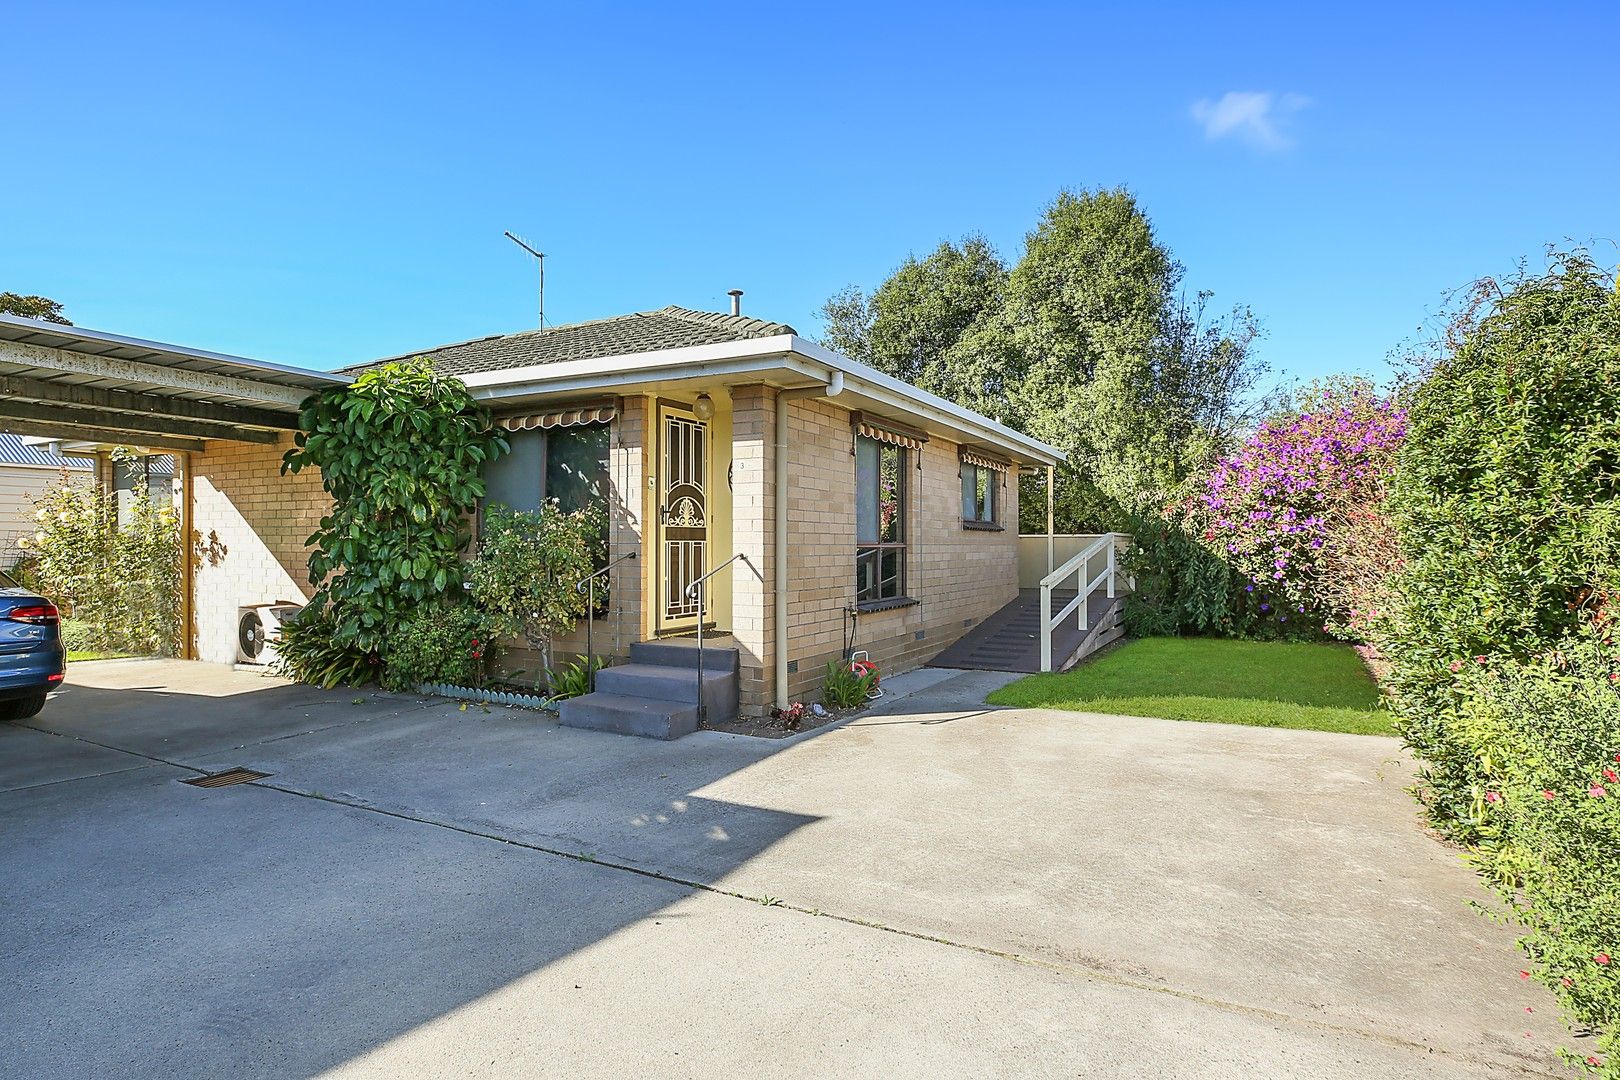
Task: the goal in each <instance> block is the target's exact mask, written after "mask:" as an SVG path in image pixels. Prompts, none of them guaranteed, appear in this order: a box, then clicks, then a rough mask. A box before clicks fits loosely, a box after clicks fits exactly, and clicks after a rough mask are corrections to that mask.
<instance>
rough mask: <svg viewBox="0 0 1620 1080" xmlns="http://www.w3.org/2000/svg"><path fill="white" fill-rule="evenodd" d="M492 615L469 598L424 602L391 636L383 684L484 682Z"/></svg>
mask: <svg viewBox="0 0 1620 1080" xmlns="http://www.w3.org/2000/svg"><path fill="white" fill-rule="evenodd" d="M488 645H489V620H487V619H485V618H484V616H483V614H482V613H481V612H479V611H478V609H477V608H475V607H473V606H472V605H471V604H469V603H466V602H461V603H455V602H448V601H447V602H444V603H439V604H423V605H422V606H421V607H419V608H417V609H416V610H415V611H413V612H411V614H410V615H409V616H408V617H407V618H406V619H405V621H404V622H403V623H402V624H400V626H399V628H398V629H396V630H395V631H394V632H393V633H392V634H391V635H389V638H388V644H387V647H386V648H385V649H384V650H383V674H382V684H383V687H384V688H385V689H388V690H395V691H402V692H403V691H411V690H415V689H416V688H417V687H418V686H420V685H422V684H423V683H445V684H448V685H450V686H467V687H477V686H482V685H483V681H484V654H485V652H486V651H487V648H488Z"/></svg>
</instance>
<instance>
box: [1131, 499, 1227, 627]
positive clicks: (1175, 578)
mask: <svg viewBox="0 0 1620 1080" xmlns="http://www.w3.org/2000/svg"><path fill="white" fill-rule="evenodd" d="M1182 517H1183V514H1182V512H1181V510H1180V508H1177V509H1174V510H1172V511H1170V512H1169V513H1167V514H1164V515H1160V514H1146V515H1143V516H1142V517H1140V518H1138V519H1137V520H1136V521H1134V522H1132V524H1131V546H1130V548H1129V550H1127V551H1126V553H1125V555H1124V559H1123V562H1122V565H1121V569H1122V571H1123V572H1124V573H1125V574H1128V575H1129V576H1131V577H1132V578H1134V579H1135V581H1136V588H1135V590H1134V591H1133V592H1132V593H1131V598H1130V602H1129V603H1127V604H1126V605H1125V629H1126V631H1127V632H1128V633H1129V634H1131V635H1132V636H1133V637H1169V636H1176V635H1181V634H1213V635H1217V636H1222V637H1241V636H1243V635H1244V633H1245V631H1247V630H1248V629H1249V623H1250V620H1249V619H1248V618H1246V607H1247V605H1246V603H1245V600H1246V598H1247V596H1248V595H1249V594H1246V593H1244V592H1243V585H1242V580H1241V578H1240V577H1239V575H1238V573H1237V571H1235V570H1233V569H1232V567H1231V566H1230V565H1228V564H1227V563H1226V562H1225V561H1224V560H1222V559H1221V558H1220V557H1219V556H1217V555H1216V554H1215V553H1214V552H1212V551H1210V550H1209V549H1208V548H1207V547H1205V546H1204V545H1203V544H1201V543H1199V542H1198V540H1197V539H1196V538H1194V537H1193V536H1191V535H1189V534H1188V531H1187V528H1186V526H1185V524H1184V522H1183V520H1182Z"/></svg>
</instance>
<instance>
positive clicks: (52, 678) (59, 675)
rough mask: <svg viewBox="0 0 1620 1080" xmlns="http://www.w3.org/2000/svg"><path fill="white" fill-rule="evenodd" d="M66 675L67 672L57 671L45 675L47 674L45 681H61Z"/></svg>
mask: <svg viewBox="0 0 1620 1080" xmlns="http://www.w3.org/2000/svg"><path fill="white" fill-rule="evenodd" d="M66 677H67V672H65V671H58V672H57V673H56V674H55V675H47V676H45V681H46V682H61V681H62V680H63V679H65V678H66Z"/></svg>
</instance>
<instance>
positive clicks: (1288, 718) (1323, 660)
mask: <svg viewBox="0 0 1620 1080" xmlns="http://www.w3.org/2000/svg"><path fill="white" fill-rule="evenodd" d="M1378 701H1379V693H1378V687H1377V686H1376V685H1375V684H1374V683H1373V680H1372V676H1370V675H1369V674H1368V673H1367V669H1366V667H1365V666H1363V665H1362V662H1361V658H1360V657H1359V656H1357V655H1356V654H1355V651H1354V650H1352V649H1351V648H1350V647H1349V646H1348V645H1313V644H1298V643H1283V642H1271V641H1227V640H1222V639H1217V638H1145V639H1143V640H1141V641H1133V642H1130V643H1129V644H1126V645H1123V646H1121V647H1120V648H1117V649H1115V650H1114V651H1112V652H1110V653H1107V654H1105V655H1104V656H1102V657H1101V658H1100V659H1097V660H1094V661H1092V662H1090V663H1083V664H1081V665H1080V666H1079V667H1077V668H1075V669H1074V670H1073V671H1068V672H1064V673H1062V674H1050V675H1031V676H1030V677H1029V678H1027V679H1020V680H1018V681H1017V682H1015V683H1012V684H1010V685H1008V686H1004V687H1002V688H1001V689H1000V690H997V691H996V692H995V693H993V694H991V695H990V703H991V704H992V705H1011V706H1015V707H1018V708H1026V709H1070V710H1073V711H1076V712H1099V713H1121V714H1123V715H1125V716H1158V717H1163V718H1164V719H1166V720H1202V721H1205V722H1208V723H1214V724H1250V725H1253V726H1255V727H1283V728H1308V729H1310V730H1312V731H1342V732H1348V733H1350V734H1354V735H1393V734H1394V733H1395V730H1394V727H1393V725H1392V724H1391V722H1390V721H1391V717H1390V715H1389V714H1388V713H1387V712H1386V711H1384V710H1382V709H1380V708H1379V707H1378Z"/></svg>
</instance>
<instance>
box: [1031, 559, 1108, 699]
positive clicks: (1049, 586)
mask: <svg viewBox="0 0 1620 1080" xmlns="http://www.w3.org/2000/svg"><path fill="white" fill-rule="evenodd" d="M1117 537H1118V534H1117V533H1111V532H1110V533H1103V534H1102V535H1101V536H1099V537H1098V538H1097V539H1096V540H1094V541H1092V542H1091V544H1090V545H1089V546H1088V547H1087V548H1086V549H1085V550H1084V551H1082V552H1080V553H1079V554H1078V555H1076V556H1074V558H1072V559H1070V560H1069V561H1068V562H1066V563H1064V564H1063V565H1062V566H1060V567H1058V568H1057V569H1056V570H1053V571H1052V572H1051V573H1050V574H1047V575H1046V576H1045V577H1043V578H1041V670H1042V671H1051V670H1052V631H1053V630H1055V629H1057V627H1058V625H1059V624H1061V623H1062V622H1063V620H1064V619H1066V618H1068V617H1069V614H1070V613H1071V612H1073V611H1074V610H1075V609H1076V608H1078V609H1079V611H1080V615H1079V618H1078V620H1077V621H1078V623H1079V628H1080V629H1081V630H1084V629H1086V608H1087V606H1088V602H1089V601H1090V599H1091V593H1092V590H1093V589H1095V588H1096V587H1097V586H1098V585H1100V584H1101V583H1102V582H1103V580H1104V579H1106V580H1107V582H1108V598H1109V599H1110V600H1112V599H1113V598H1114V584H1115V580H1116V578H1117V577H1118V573H1119V568H1118V548H1117V546H1116V539H1117ZM1104 548H1107V549H1108V564H1107V565H1106V566H1105V567H1103V570H1102V573H1100V574H1098V575H1097V576H1096V577H1094V578H1092V579H1091V580H1089V581H1087V580H1085V578H1084V574H1085V572H1086V566H1087V565H1088V564H1089V563H1090V562H1091V559H1092V557H1093V556H1094V555H1096V554H1097V553H1098V552H1099V551H1102V550H1103V549H1104ZM1075 574H1080V575H1082V577H1081V581H1080V590H1079V593H1078V595H1076V596H1075V598H1074V599H1073V600H1070V601H1069V602H1068V604H1066V605H1065V606H1064V608H1063V610H1062V611H1060V612H1058V613H1057V615H1056V617H1054V616H1053V615H1052V590H1053V589H1054V588H1055V587H1056V586H1058V585H1060V584H1062V583H1063V582H1065V581H1067V580H1068V579H1069V578H1071V577H1073V576H1074V575H1075Z"/></svg>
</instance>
